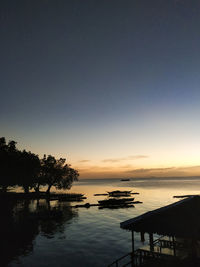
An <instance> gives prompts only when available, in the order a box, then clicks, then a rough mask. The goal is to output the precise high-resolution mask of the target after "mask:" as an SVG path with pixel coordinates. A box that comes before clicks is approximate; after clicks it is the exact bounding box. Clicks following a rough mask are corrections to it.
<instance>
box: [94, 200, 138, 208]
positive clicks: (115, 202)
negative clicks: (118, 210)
mask: <svg viewBox="0 0 200 267" xmlns="http://www.w3.org/2000/svg"><path fill="white" fill-rule="evenodd" d="M133 200H134V198H121V199H120V198H110V199H104V200H99V201H98V202H99V204H100V205H103V206H108V205H111V206H113V205H122V204H123V205H126V204H127V205H128V204H130V203H131V202H132V201H133Z"/></svg>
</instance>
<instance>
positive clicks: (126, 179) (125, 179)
mask: <svg viewBox="0 0 200 267" xmlns="http://www.w3.org/2000/svg"><path fill="white" fill-rule="evenodd" d="M120 181H123V182H126V181H130V179H128V178H124V179H121V180H120Z"/></svg>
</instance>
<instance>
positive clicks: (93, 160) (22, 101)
mask: <svg viewBox="0 0 200 267" xmlns="http://www.w3.org/2000/svg"><path fill="white" fill-rule="evenodd" d="M0 36H1V41H0V59H1V64H0V74H1V76H0V77H1V78H0V90H1V94H0V96H1V98H0V99H1V105H0V136H5V137H6V139H7V140H10V139H14V140H16V141H17V142H18V147H19V148H26V149H27V150H31V151H33V152H35V153H37V154H39V155H41V156H42V155H43V154H44V153H46V154H53V155H55V156H56V157H60V156H62V157H66V158H67V160H68V162H69V163H71V164H72V166H73V167H75V168H77V169H78V170H79V171H80V175H81V177H82V178H86V177H89V178H92V177H93V178H98V177H100V178H105V177H136V176H139V177H148V176H173V175H175V176H188V175H200V86H199V85H200V1H199V0H190V1H188V0H158V1H153V0H151V1H149V0H146V1H143V0H138V1H136V0H135V1H134V0H125V1H124V0H120V1H117V0H109V1H108V0H105V1H104V0H91V1H88V0H84V1H83V0H80V1H76V0H71V1H70V0H67V1H66V0H59V1H55V0H52V1H51V0H49V1H48V0H40V1H36V0H32V1H31V0H29V1H27V0H24V1H23V0H21V1H18V0H12V1H9V0H8V1H1V3H0Z"/></svg>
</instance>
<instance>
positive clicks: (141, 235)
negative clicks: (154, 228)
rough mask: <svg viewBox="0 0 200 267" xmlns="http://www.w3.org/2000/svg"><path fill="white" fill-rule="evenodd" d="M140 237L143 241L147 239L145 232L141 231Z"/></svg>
mask: <svg viewBox="0 0 200 267" xmlns="http://www.w3.org/2000/svg"><path fill="white" fill-rule="evenodd" d="M140 238H141V242H144V241H145V238H144V232H140Z"/></svg>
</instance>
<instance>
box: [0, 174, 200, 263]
mask: <svg viewBox="0 0 200 267" xmlns="http://www.w3.org/2000/svg"><path fill="white" fill-rule="evenodd" d="M112 190H133V192H139V193H140V194H139V195H135V200H139V201H142V202H143V204H135V207H134V208H121V209H99V208H98V207H90V208H89V209H86V208H74V207H73V206H74V205H76V204H77V202H71V203H69V202H57V201H51V202H50V203H47V202H46V201H44V200H40V201H39V202H37V201H31V202H28V201H22V202H18V203H1V211H2V216H1V222H0V226H1V228H0V233H1V240H2V241H3V242H2V241H1V248H0V251H1V259H0V261H1V262H0V265H1V266H10V267H16V266H24V267H31V266H33V267H34V266H37V267H47V266H48V267H51V266H58V267H59V266H60V267H61V266H63V267H64V266H66V267H67V266H73V267H82V266H83V267H90V266H101V267H103V266H107V265H108V264H109V263H112V262H113V261H114V260H115V259H117V258H119V257H120V256H123V255H124V254H126V253H128V252H130V251H131V233H130V232H127V231H125V230H122V229H120V222H122V221H124V220H127V219H130V218H133V217H135V216H138V215H141V214H142V213H144V212H146V211H149V210H153V209H155V208H158V207H161V206H164V205H167V204H170V203H172V202H175V201H178V199H175V198H173V196H174V195H185V194H200V178H173V179H169V178H166V179H165V178H149V179H131V181H126V182H122V181H120V180H119V179H107V180H81V181H79V182H77V183H75V184H74V186H73V187H72V189H71V190H70V192H76V193H84V194H85V195H86V197H87V199H86V200H85V201H84V202H89V203H97V201H98V200H100V199H105V198H106V196H94V194H95V193H106V191H112ZM84 202H83V203H84ZM79 204H80V203H79ZM52 210H53V211H55V212H56V214H57V213H58V215H57V216H55V217H51V215H49V211H52ZM59 212H62V216H60V215H59ZM38 214H40V215H39V216H38ZM135 238H136V243H135V246H136V248H137V247H139V246H141V245H142V244H141V242H140V238H139V234H138V235H137V234H136V237H135ZM146 242H147V241H146Z"/></svg>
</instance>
